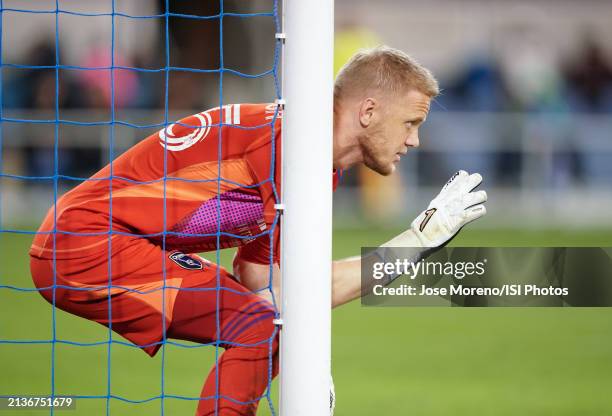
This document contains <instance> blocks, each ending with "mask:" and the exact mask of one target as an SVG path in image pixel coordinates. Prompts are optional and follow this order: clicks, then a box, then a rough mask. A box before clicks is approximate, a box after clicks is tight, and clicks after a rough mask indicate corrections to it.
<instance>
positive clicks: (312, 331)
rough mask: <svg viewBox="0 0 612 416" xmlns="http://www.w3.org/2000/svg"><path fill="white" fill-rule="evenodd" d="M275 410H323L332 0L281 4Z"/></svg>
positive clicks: (302, 413)
mask: <svg viewBox="0 0 612 416" xmlns="http://www.w3.org/2000/svg"><path fill="white" fill-rule="evenodd" d="M283 14H284V19H283V30H284V34H285V45H284V48H283V61H284V62H283V99H284V100H285V103H286V105H285V110H284V115H283V138H282V140H283V148H282V158H283V160H282V169H283V171H282V203H283V204H284V212H283V216H282V222H281V224H282V225H281V238H282V245H281V255H282V257H281V276H282V291H281V292H282V293H281V296H282V297H281V299H282V300H281V305H282V309H281V318H282V321H283V324H282V329H281V344H280V414H281V416H328V415H329V387H330V371H331V260H332V257H331V239H332V169H333V167H332V134H333V42H334V2H333V0H310V1H303V0H285V1H284V4H283Z"/></svg>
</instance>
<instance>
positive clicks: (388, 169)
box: [359, 134, 395, 176]
mask: <svg viewBox="0 0 612 416" xmlns="http://www.w3.org/2000/svg"><path fill="white" fill-rule="evenodd" d="M380 136H381V135H379V134H373V135H363V136H361V137H360V138H359V145H360V146H361V152H362V154H363V164H364V165H366V166H367V167H368V168H370V169H372V170H373V171H374V172H376V173H378V174H380V175H383V176H388V175H390V174H392V173H393V172H394V171H395V165H394V164H393V163H392V162H389V161H387V160H386V159H387V158H386V157H385V154H384V143H383V142H384V140H383V139H381V138H380Z"/></svg>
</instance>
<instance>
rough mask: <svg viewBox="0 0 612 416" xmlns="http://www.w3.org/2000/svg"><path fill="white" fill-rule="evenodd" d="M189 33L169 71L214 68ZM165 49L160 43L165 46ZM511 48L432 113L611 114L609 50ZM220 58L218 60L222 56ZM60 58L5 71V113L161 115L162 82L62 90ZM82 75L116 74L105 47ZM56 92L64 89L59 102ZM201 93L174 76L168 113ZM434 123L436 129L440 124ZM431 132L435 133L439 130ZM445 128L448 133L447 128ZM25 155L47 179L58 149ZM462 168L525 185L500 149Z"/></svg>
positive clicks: (67, 72) (68, 82) (443, 161)
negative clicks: (559, 54) (562, 55)
mask: <svg viewBox="0 0 612 416" xmlns="http://www.w3.org/2000/svg"><path fill="white" fill-rule="evenodd" d="M208 12H209V13H210V12H214V11H208ZM193 27H194V29H193V30H198V29H195V27H196V26H195V25H194V26H193ZM181 30H183V31H184V30H185V29H184V28H183V29H181ZM193 30H192V31H191V32H186V34H181V31H180V30H179V31H177V30H175V31H174V32H173V38H172V39H173V43H172V48H173V50H174V52H173V57H172V61H173V62H172V65H177V66H184V67H196V68H198V67H199V68H207V69H214V68H216V67H218V65H219V62H218V55H215V54H214V53H213V52H215V51H211V53H210V54H208V55H207V54H202V53H201V51H199V48H200V47H201V45H200V44H199V43H195V44H194V43H193V39H194V38H197V37H196V36H194V35H195V34H197V33H196V32H193ZM205 31H206V33H204V32H203V33H201V34H199V35H201V36H208V35H210V36H213V37H214V33H215V32H214V30H213V31H210V30H205ZM207 33H208V35H207ZM217 40H218V35H217V38H215V41H214V42H211V44H213V45H214V44H215V42H216V41H217ZM227 41H228V42H231V41H232V39H231V38H228V39H227ZM159 42H163V39H160V40H159ZM160 44H161V43H160ZM508 45H509V46H508V47H507V48H505V49H504V53H497V51H496V52H490V53H477V54H476V53H475V54H473V55H471V56H470V55H466V56H465V60H464V61H463V62H459V63H458V64H457V68H458V69H457V70H455V71H454V72H453V75H452V76H449V77H448V78H447V79H441V80H440V82H441V86H442V89H443V94H442V95H441V96H440V97H438V98H437V100H436V102H435V104H434V106H433V108H432V111H435V112H442V113H447V114H451V113H455V112H459V113H472V114H473V113H507V114H514V113H529V114H554V117H556V118H555V119H554V123H553V124H555V126H557V127H558V128H559V129H560V130H563V125H564V124H563V123H564V121H563V120H564V115H571V114H578V113H585V114H612V63H611V62H610V60H609V56H608V55H607V54H606V52H605V51H604V49H603V45H602V44H600V43H598V42H597V40H596V39H595V38H594V37H590V36H585V37H584V39H583V40H582V46H581V47H580V48H577V49H576V51H577V52H576V53H575V54H574V55H572V56H570V57H568V58H567V59H566V60H564V61H562V62H559V61H558V60H555V59H553V57H551V56H549V54H547V50H546V47H545V46H543V45H540V44H538V42H537V41H530V40H528V39H527V40H525V39H523V41H522V42H516V39H512V38H510V39H509V40H508ZM513 45H515V46H513ZM162 49H163V48H162ZM337 49H338V47H337ZM233 51H237V52H233ZM60 52H61V51H60ZM215 53H217V54H218V51H216V52H215ZM233 53H237V54H241V55H244V48H226V49H225V54H226V60H231V59H232V57H231V55H232V54H233ZM337 53H338V52H337ZM349 56H350V55H349ZM198 57H199V58H198ZM243 57H244V56H243ZM58 58H59V61H60V62H64V59H63V57H62V56H61V53H60V56H58V57H56V51H55V46H54V40H43V41H41V42H39V43H37V44H35V45H34V46H33V47H32V48H31V49H30V50H29V51H27V52H26V53H25V57H24V58H23V59H22V61H23V62H26V63H27V65H28V66H34V67H37V68H10V71H9V70H8V69H5V70H4V74H3V77H2V80H3V85H2V89H3V108H5V109H27V110H38V111H43V112H44V111H47V112H49V113H50V114H53V112H54V111H55V108H56V105H57V107H58V108H59V109H61V110H70V109H78V110H88V109H91V110H104V111H109V108H110V107H111V98H112V96H114V98H113V101H114V105H115V108H116V109H159V108H163V107H164V103H165V100H166V96H165V88H164V74H163V72H162V73H160V72H155V71H136V70H130V69H116V70H115V71H114V74H113V78H114V91H112V92H111V88H110V84H111V73H110V70H106V69H96V70H87V69H62V70H60V71H59V77H58V79H57V80H56V71H55V68H54V66H55V63H56V60H57V59H58ZM196 58H197V59H196ZM247 58H248V57H247ZM270 59H271V57H270ZM113 64H114V66H121V67H127V68H149V69H151V68H163V67H164V57H163V56H162V55H160V56H138V55H128V54H124V53H122V51H120V50H116V51H115V56H114V61H113ZM78 66H81V67H86V68H98V67H110V66H111V56H110V48H109V47H108V45H95V46H92V47H91V48H89V49H88V52H87V54H85V55H84V56H82V57H81V62H79V63H78ZM247 72H248V71H247ZM56 82H57V83H58V85H59V93H58V94H57V95H56ZM228 82H231V80H228ZM209 87H210V85H209ZM203 88H206V81H205V80H203V79H202V77H201V76H200V77H199V74H197V73H191V72H177V73H172V76H171V77H170V89H169V95H168V97H167V99H168V102H169V106H170V107H171V108H174V109H181V110H184V111H192V110H201V109H202V108H205V107H206V106H210V105H211V104H212V103H214V100H213V101H212V102H211V100H210V97H206V95H205V94H202V93H201V91H202V90H203ZM215 88H216V86H215ZM209 95H210V94H209ZM432 119H434V120H435V117H434V118H432ZM428 124H430V123H428ZM438 127H439V126H438ZM431 128H432V129H434V130H435V128H436V126H435V124H434V125H433V126H432V127H431ZM439 128H442V129H444V126H442V127H439ZM496 132H497V133H499V134H502V133H501V132H498V131H497V130H496V128H495V127H493V128H492V129H491V128H489V129H488V130H486V131H479V132H476V133H474V132H473V131H469V132H467V133H464V134H477V135H478V134H480V135H482V136H483V137H480V138H479V140H483V141H484V140H487V137H486V136H487V135H490V134H491V133H496ZM432 134H434V133H432ZM457 134H461V133H457ZM458 140H461V139H458ZM22 151H23V152H25V154H24V158H25V163H24V169H25V172H23V174H25V175H28V176H46V175H49V174H50V172H52V170H53V166H52V165H53V160H54V159H53V157H54V156H53V148H52V147H48V148H45V147H39V146H25V147H24V148H23V149H22ZM59 152H60V157H61V159H62V172H61V173H63V174H66V175H70V176H77V177H83V176H87V175H89V174H91V173H92V172H91V168H92V166H98V165H99V164H100V155H99V153H100V152H99V151H96V150H95V149H89V150H84V149H78V148H70V147H65V148H64V147H63V148H61V149H60V150H59ZM418 157H419V160H420V161H421V162H423V163H419V173H421V175H419V177H421V178H426V179H425V180H426V181H427V180H431V182H432V183H435V182H436V181H439V180H441V178H442V176H440V175H446V173H447V172H446V171H447V170H451V169H453V168H454V167H453V166H451V165H453V160H454V161H455V163H456V162H457V161H458V160H460V157H459V156H458V155H457V154H456V153H455V154H446V155H445V154H444V153H440V152H431V153H427V152H423V153H422V154H419V156H418ZM466 163H468V164H467V165H468V166H473V167H474V169H481V170H484V171H488V172H493V173H494V177H495V179H496V180H497V181H499V182H500V183H502V184H503V183H508V184H512V183H513V181H514V182H516V180H517V178H518V177H519V176H520V175H519V171H520V169H521V163H524V159H523V158H522V156H521V154H520V152H518V151H511V150H510V151H507V150H503V149H501V150H499V151H496V152H494V153H492V154H488V155H486V156H473V155H472V156H471V159H470V160H468V161H466ZM589 163H590V162H588V160H585V158H584V157H582V156H581V154H580V152H579V151H577V150H576V149H574V148H572V147H571V146H569V147H568V148H567V151H565V152H563V153H562V154H559V155H555V159H554V160H553V162H552V165H553V170H555V171H556V172H558V174H557V173H555V174H554V175H553V176H554V178H553V181H558V180H559V178H561V179H560V180H561V181H564V180H568V178H569V180H572V181H576V180H577V181H580V180H581V179H582V178H583V177H584V176H585V175H586V173H585V172H587V171H588V167H585V164H586V165H588V164H589ZM606 163H607V162H606ZM440 165H445V166H448V169H446V170H444V169H443V170H440V169H437V167H438V166H440ZM438 172H442V173H438ZM438 176H439V177H438ZM555 178H556V179H555ZM348 180H349V181H355V182H360V181H361V182H362V181H363V180H364V179H363V178H361V179H359V178H358V176H357V175H354V176H353V177H351V176H350V175H349V176H348Z"/></svg>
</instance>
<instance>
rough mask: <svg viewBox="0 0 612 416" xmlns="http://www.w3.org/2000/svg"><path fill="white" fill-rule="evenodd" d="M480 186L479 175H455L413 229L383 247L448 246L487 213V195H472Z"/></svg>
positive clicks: (463, 172) (459, 173) (413, 222)
mask: <svg viewBox="0 0 612 416" xmlns="http://www.w3.org/2000/svg"><path fill="white" fill-rule="evenodd" d="M481 182H482V176H480V174H478V173H473V174H471V175H469V174H468V173H467V172H466V171H464V170H460V171H459V172H457V173H455V174H454V175H453V176H452V177H451V178H450V179H449V180H448V182H446V184H445V185H444V187H443V188H442V190H441V191H440V193H439V194H438V196H436V197H435V198H434V199H433V200H432V201H431V203H430V204H429V206H428V207H427V209H426V210H425V211H423V212H421V214H419V216H418V217H416V218H415V220H414V221H412V224H410V228H409V229H408V230H406V231H404V232H403V233H401V234H400V235H398V236H396V237H395V238H393V239H391V240H390V241H388V242H386V243H385V244H383V245H382V246H381V247H415V248H416V247H423V248H433V247H440V246H442V245H443V244H445V243H447V242H448V241H449V240H450V239H451V238H453V237H454V236H455V235H456V234H457V233H458V232H459V230H460V229H461V227H463V226H464V225H466V224H468V223H470V222H472V221H474V220H477V219H478V218H480V217H482V216H483V215H485V214H486V213H487V210H486V208H485V206H484V205H483V203H484V202H485V201H486V200H487V193H486V192H485V191H477V192H472V190H474V188H476V187H477V186H478V185H480V183H481Z"/></svg>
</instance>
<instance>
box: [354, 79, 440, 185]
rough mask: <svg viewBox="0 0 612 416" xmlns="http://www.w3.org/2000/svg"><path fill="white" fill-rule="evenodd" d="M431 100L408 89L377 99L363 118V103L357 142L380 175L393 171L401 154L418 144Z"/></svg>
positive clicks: (368, 165)
mask: <svg viewBox="0 0 612 416" xmlns="http://www.w3.org/2000/svg"><path fill="white" fill-rule="evenodd" d="M430 103H431V97H429V96H427V95H425V94H423V93H421V92H418V91H416V90H410V91H408V92H407V93H404V94H401V95H398V96H395V97H388V98H385V99H383V100H378V101H377V102H376V104H375V105H374V106H373V108H372V109H371V113H370V114H369V115H367V114H365V116H366V117H365V118H364V114H363V113H364V111H363V108H364V107H363V106H362V114H360V119H361V121H362V125H363V126H364V132H363V134H362V135H361V136H360V137H359V144H360V146H361V151H362V153H363V161H364V163H365V165H366V166H367V167H369V168H370V169H372V170H374V171H375V172H378V173H380V174H381V175H390V174H391V173H393V172H394V171H395V165H396V164H397V163H398V162H399V161H400V157H401V156H402V155H405V154H406V152H408V150H409V148H411V147H417V146H418V145H419V136H418V131H419V127H420V125H421V124H422V123H423V122H424V121H425V119H426V118H427V114H428V113H429V105H430ZM364 121H365V123H364ZM364 124H365V125H364Z"/></svg>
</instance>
